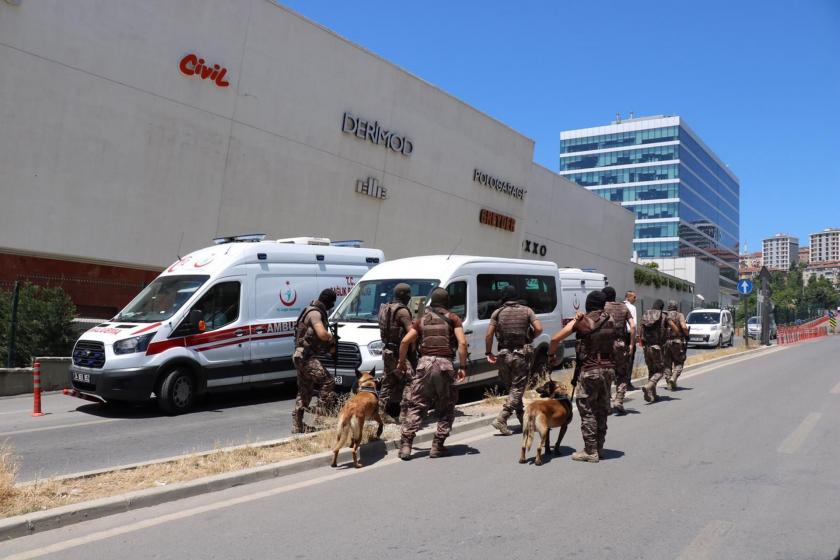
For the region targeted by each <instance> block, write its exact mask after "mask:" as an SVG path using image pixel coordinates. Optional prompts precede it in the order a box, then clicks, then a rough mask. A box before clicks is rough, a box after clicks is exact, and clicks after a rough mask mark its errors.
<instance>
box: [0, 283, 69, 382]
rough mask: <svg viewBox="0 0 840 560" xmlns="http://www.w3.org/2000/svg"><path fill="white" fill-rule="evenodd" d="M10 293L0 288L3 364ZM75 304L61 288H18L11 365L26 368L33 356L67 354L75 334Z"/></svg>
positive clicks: (0, 345) (29, 285)
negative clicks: (13, 352) (15, 329)
mask: <svg viewBox="0 0 840 560" xmlns="http://www.w3.org/2000/svg"><path fill="white" fill-rule="evenodd" d="M11 302H12V294H11V292H10V291H7V290H0V352H2V356H0V358H2V363H3V364H4V365H5V362H6V356H8V352H9V334H10V327H11ZM75 314H76V307H75V306H74V305H73V302H72V301H71V300H70V297H69V296H68V295H67V294H66V293H65V292H64V290H62V289H61V288H45V287H43V286H33V285H31V284H26V285H24V286H22V287H21V289H20V300H19V303H18V313H17V331H16V334H15V355H14V356H13V358H12V366H14V367H28V366H30V365H32V360H33V358H35V357H37V356H69V355H70V352H71V351H72V350H73V343H74V342H75V333H74V330H73V323H72V321H73V317H74V316H75Z"/></svg>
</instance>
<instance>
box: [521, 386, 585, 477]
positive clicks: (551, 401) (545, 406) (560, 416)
mask: <svg viewBox="0 0 840 560" xmlns="http://www.w3.org/2000/svg"><path fill="white" fill-rule="evenodd" d="M535 390H536V392H537V394H539V395H540V397H542V398H539V399H536V400H534V401H531V403H530V404H528V406H527V408H525V425H524V426H523V427H522V452H521V453H520V455H519V462H520V463H524V462H525V453H526V451H529V450H530V449H531V443H532V442H533V441H534V430H536V431H538V432H539V433H540V443H539V445H537V456H536V458H535V459H534V464H535V465H542V448H543V447H545V454H546V455H549V454H551V450H550V448H549V443H550V442H549V435H550V432H551V428H560V435H559V436H558V437H557V443H555V444H554V454H555V455H559V454H560V442H561V441H563V436H565V435H566V429H567V428H568V427H569V422H571V421H572V416H573V415H572V401H571V400H570V399H569V395H568V393H567V392H566V390H565V388H564V387H563V386H562V385H560V384H559V383H557V382H556V381H554V380H552V379H549V380H548V381H546V382H545V383H543V384H542V385H540V386H539V387H537V388H536V389H535Z"/></svg>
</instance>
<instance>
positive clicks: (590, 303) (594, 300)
mask: <svg viewBox="0 0 840 560" xmlns="http://www.w3.org/2000/svg"><path fill="white" fill-rule="evenodd" d="M605 303H607V296H606V295H605V294H604V292H589V295H588V296H586V312H587V313H589V312H590V311H597V310H599V309H603V308H604V304H605Z"/></svg>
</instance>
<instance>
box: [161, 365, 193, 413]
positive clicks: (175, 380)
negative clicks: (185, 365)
mask: <svg viewBox="0 0 840 560" xmlns="http://www.w3.org/2000/svg"><path fill="white" fill-rule="evenodd" d="M194 400H195V381H194V380H193V377H192V375H191V374H190V372H189V371H187V370H186V369H182V368H175V369H173V370H172V371H170V372H169V373H167V374H166V375H165V376H164V378H163V382H162V383H161V384H160V391H159V392H158V406H159V407H160V409H161V410H163V411H164V412H165V413H167V414H183V413H184V412H186V411H188V410H189V409H190V408H192V404H193V401H194Z"/></svg>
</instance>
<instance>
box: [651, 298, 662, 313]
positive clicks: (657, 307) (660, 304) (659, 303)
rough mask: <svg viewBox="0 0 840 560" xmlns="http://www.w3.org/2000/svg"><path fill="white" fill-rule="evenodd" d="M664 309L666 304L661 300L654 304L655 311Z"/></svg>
mask: <svg viewBox="0 0 840 560" xmlns="http://www.w3.org/2000/svg"><path fill="white" fill-rule="evenodd" d="M664 307H665V302H664V301H662V300H661V299H658V300H656V301H654V302H653V308H654V309H658V310H659V311H662V309H663V308H664Z"/></svg>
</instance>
